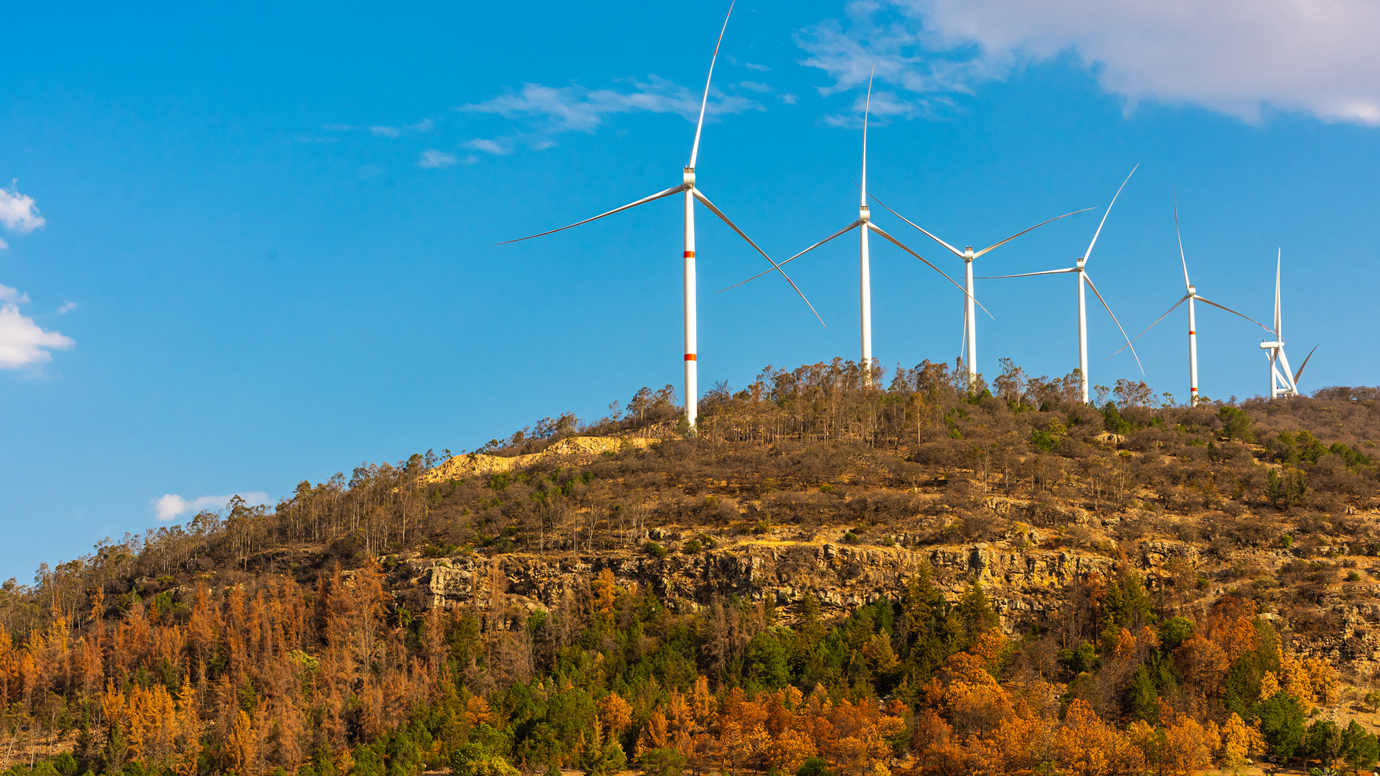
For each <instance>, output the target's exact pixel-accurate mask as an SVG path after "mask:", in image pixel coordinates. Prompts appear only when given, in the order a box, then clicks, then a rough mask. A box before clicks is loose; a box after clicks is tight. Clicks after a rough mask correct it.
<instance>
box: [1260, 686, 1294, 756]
mask: <svg viewBox="0 0 1380 776" xmlns="http://www.w3.org/2000/svg"><path fill="white" fill-rule="evenodd" d="M1260 732H1261V734H1262V735H1264V736H1265V743H1266V744H1268V745H1269V747H1270V751H1271V752H1272V753H1274V754H1276V755H1279V756H1280V757H1284V758H1286V759H1287V758H1289V757H1293V756H1294V753H1295V752H1296V751H1298V748H1299V745H1300V744H1301V743H1302V742H1303V732H1304V731H1303V706H1301V705H1300V704H1299V701H1298V699H1297V698H1295V697H1294V696H1292V695H1290V694H1289V693H1287V692H1285V691H1284V690H1280V691H1279V692H1277V693H1275V694H1274V695H1273V696H1271V697H1270V698H1267V699H1266V700H1264V701H1263V702H1261V704H1260Z"/></svg>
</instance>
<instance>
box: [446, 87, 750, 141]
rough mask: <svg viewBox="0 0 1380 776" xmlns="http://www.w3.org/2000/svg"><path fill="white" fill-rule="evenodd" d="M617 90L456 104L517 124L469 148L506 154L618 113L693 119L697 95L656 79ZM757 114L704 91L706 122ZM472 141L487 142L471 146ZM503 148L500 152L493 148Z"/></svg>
mask: <svg viewBox="0 0 1380 776" xmlns="http://www.w3.org/2000/svg"><path fill="white" fill-rule="evenodd" d="M617 83H618V87H617V88H611V89H589V88H586V87H584V86H579V85H573V86H562V87H551V86H543V85H541V84H526V85H524V86H523V87H522V89H521V90H520V91H517V92H512V91H509V92H507V93H506V94H502V95H499V96H497V97H494V98H492V99H489V100H485V101H484V102H480V103H474V104H470V105H462V106H460V107H459V108H458V110H460V111H464V112H467V113H490V114H495V115H498V116H502V117H503V118H506V119H510V120H513V121H518V122H521V123H522V124H523V125H524V129H523V131H521V132H518V133H514V134H513V135H512V136H509V137H504V138H497V139H495V140H484V139H482V138H481V139H477V140H474V141H471V147H473V148H475V149H476V150H481V151H484V152H486V153H511V151H512V150H513V149H514V148H515V147H516V146H517V145H518V144H519V143H521V144H523V145H526V146H529V147H531V148H534V149H537V150H540V149H543V148H550V147H551V146H553V145H555V141H554V140H552V136H554V135H558V134H561V133H564V132H590V133H592V132H594V131H595V130H597V129H598V128H599V127H600V126H602V125H603V124H604V121H605V120H606V119H607V118H608V117H609V116H612V115H617V114H624V113H644V112H645V113H672V114H676V115H678V116H681V117H683V118H685V119H688V120H690V121H694V120H695V119H696V117H698V115H699V111H700V98H701V97H702V94H701V93H699V92H696V91H695V90H693V89H690V88H688V87H685V86H681V85H680V84H677V83H674V82H672V81H668V80H666V79H665V78H661V77H659V76H649V77H647V78H646V79H645V80H641V79H630V80H626V81H619V82H617ZM748 110H763V108H762V106H761V105H760V104H759V103H757V102H756V101H754V100H751V99H748V98H746V97H740V96H736V95H727V94H724V93H722V92H720V91H718V90H711V91H710V100H709V104H708V106H707V107H706V109H705V115H706V116H707V117H709V118H715V117H718V116H724V115H729V114H734V113H742V112H743V111H748ZM474 143H483V144H492V145H491V146H488V147H484V146H477V145H473V144H474ZM495 149H506V150H502V151H500V150H495Z"/></svg>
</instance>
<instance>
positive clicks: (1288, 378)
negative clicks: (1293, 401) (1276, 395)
mask: <svg viewBox="0 0 1380 776" xmlns="http://www.w3.org/2000/svg"><path fill="white" fill-rule="evenodd" d="M1309 355H1312V354H1309ZM1279 365H1280V366H1282V367H1284V374H1283V377H1284V382H1286V383H1288V384H1289V387H1290V388H1293V387H1294V385H1293V382H1294V378H1293V374H1294V368H1293V367H1291V366H1289V357H1288V356H1286V355H1285V354H1284V348H1280V349H1279Z"/></svg>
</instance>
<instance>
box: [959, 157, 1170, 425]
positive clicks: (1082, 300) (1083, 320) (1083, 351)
mask: <svg viewBox="0 0 1380 776" xmlns="http://www.w3.org/2000/svg"><path fill="white" fill-rule="evenodd" d="M1138 169H1140V165H1136V166H1135V167H1132V168H1131V172H1130V174H1129V175H1127V176H1126V180H1124V181H1122V182H1121V187H1120V188H1118V189H1117V190H1116V194H1114V195H1112V201H1111V203H1110V204H1108V205H1107V212H1105V213H1103V214H1102V222H1101V223H1099V224H1098V225H1097V231H1096V232H1093V238H1092V242H1090V243H1088V249H1087V250H1086V251H1084V252H1083V255H1082V256H1081V257H1079V259H1078V263H1077V264H1075V265H1074V266H1072V267H1069V268H1067V269H1050V270H1045V271H1044V272H1023V273H1021V274H1019V275H993V276H990V277H985V278H978V279H979V280H999V279H1002V278H1028V277H1035V276H1036V275H1062V274H1064V273H1068V272H1071V273H1074V274H1076V275H1077V276H1078V370H1079V375H1080V377H1082V383H1083V385H1082V395H1083V402H1084V403H1085V404H1086V403H1087V402H1088V401H1089V398H1088V385H1089V383H1090V380H1089V379H1088V306H1087V293H1086V292H1085V291H1084V289H1083V287H1084V285H1086V286H1087V287H1088V288H1091V289H1092V292H1093V293H1094V294H1096V295H1097V301H1099V302H1101V303H1102V306H1103V307H1105V308H1106V309H1107V314H1108V315H1110V316H1112V322H1113V323H1115V324H1116V327H1117V329H1118V330H1120V331H1121V336H1122V337H1123V338H1124V339H1125V340H1126V344H1127V346H1129V347H1130V348H1131V355H1133V356H1135V357H1136V366H1140V355H1139V354H1137V353H1136V348H1135V346H1134V345H1131V338H1130V337H1127V336H1126V330H1125V329H1123V328H1121V321H1118V320H1117V319H1116V313H1114V312H1112V308H1111V306H1110V305H1108V304H1107V300H1106V299H1103V298H1102V294H1101V293H1099V292H1098V290H1097V286H1096V285H1095V284H1094V283H1093V280H1092V277H1090V276H1089V275H1088V271H1087V264H1088V259H1089V258H1090V257H1091V256H1092V251H1093V246H1094V245H1096V244H1097V238H1098V235H1101V234H1102V227H1103V226H1104V225H1105V224H1106V223H1107V216H1109V215H1111V214H1112V206H1113V205H1115V204H1116V198H1117V197H1119V196H1121V189H1124V188H1126V184H1127V183H1129V182H1130V181H1131V175H1135V174H1136V170H1138ZM1140 371H1141V374H1145V367H1141V368H1140Z"/></svg>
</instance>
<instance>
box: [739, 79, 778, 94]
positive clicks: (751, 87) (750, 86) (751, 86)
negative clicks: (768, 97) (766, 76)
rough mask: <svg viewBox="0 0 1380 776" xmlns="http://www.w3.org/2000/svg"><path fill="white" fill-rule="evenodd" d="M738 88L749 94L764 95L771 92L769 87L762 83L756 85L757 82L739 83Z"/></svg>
mask: <svg viewBox="0 0 1380 776" xmlns="http://www.w3.org/2000/svg"><path fill="white" fill-rule="evenodd" d="M738 86H739V87H741V88H743V89H747V90H748V91H751V92H757V93H758V94H766V93H767V92H769V91H771V87H770V86H768V85H767V84H764V83H758V82H757V81H739V82H738Z"/></svg>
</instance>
